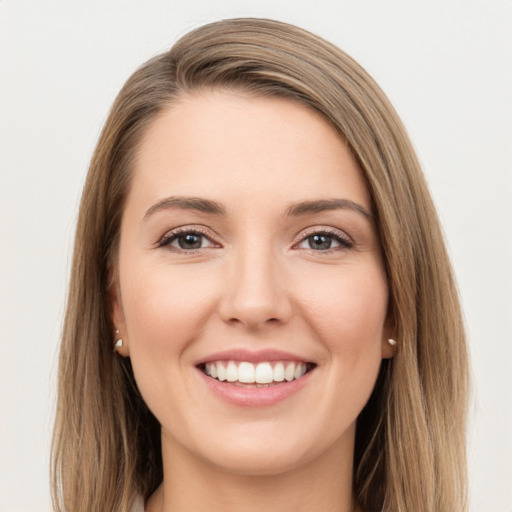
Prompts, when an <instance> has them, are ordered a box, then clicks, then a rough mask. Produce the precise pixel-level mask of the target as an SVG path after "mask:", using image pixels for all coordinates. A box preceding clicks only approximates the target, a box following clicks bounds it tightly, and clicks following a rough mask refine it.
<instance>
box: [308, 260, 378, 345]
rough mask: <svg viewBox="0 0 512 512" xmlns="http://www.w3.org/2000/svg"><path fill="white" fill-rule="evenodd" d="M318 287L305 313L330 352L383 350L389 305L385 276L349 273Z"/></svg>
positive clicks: (309, 295)
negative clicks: (382, 344)
mask: <svg viewBox="0 0 512 512" xmlns="http://www.w3.org/2000/svg"><path fill="white" fill-rule="evenodd" d="M316 284H317V286H316V287H314V288H313V290H314V292H313V293H311V291H310V292H309V294H308V298H307V301H306V303H305V307H304V310H305V311H306V312H307V315H308V318H309V319H310V323H311V324H313V325H314V329H315V331H316V332H317V333H318V334H319V336H320V337H321V338H322V341H323V342H324V343H326V344H328V345H329V350H330V351H331V352H332V353H334V354H337V353H340V354H344V353H345V354H348V353H352V354H354V355H355V354H357V353H361V354H364V353H365V352H366V351H367V350H372V349H376V348H378V349H379V351H380V348H381V343H382V339H383V330H384V323H385V320H386V313H387V303H388V291H387V284H386V281H385V280H384V278H383V276H382V275H381V274H380V273H378V272H373V273H368V274H365V273H355V272H354V273H351V272H350V270H348V271H347V272H345V274H343V273H340V275H339V276H338V277H336V278H334V279H329V280H328V281H326V282H325V285H324V286H321V283H319V282H317V283H316ZM310 290H311V287H310Z"/></svg>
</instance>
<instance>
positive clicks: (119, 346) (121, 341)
mask: <svg viewBox="0 0 512 512" xmlns="http://www.w3.org/2000/svg"><path fill="white" fill-rule="evenodd" d="M116 334H119V329H117V330H116ZM122 346H123V339H122V338H119V339H118V340H117V341H116V344H115V345H114V352H119V349H120V348H121V347H122Z"/></svg>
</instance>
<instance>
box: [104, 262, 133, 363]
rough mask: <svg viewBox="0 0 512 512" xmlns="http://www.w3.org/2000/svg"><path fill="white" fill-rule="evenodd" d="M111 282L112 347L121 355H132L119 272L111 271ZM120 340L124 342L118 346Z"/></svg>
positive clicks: (109, 290) (109, 297) (109, 298)
mask: <svg viewBox="0 0 512 512" xmlns="http://www.w3.org/2000/svg"><path fill="white" fill-rule="evenodd" d="M109 283H110V285H109V288H108V302H109V310H110V311H109V313H110V319H111V321H112V325H113V327H114V332H113V333H112V348H113V349H114V350H115V351H116V352H117V353H118V354H119V355H120V356H123V357H128V356H129V355H130V345H129V342H128V332H127V329H126V320H125V316H124V310H123V301H122V296H121V288H120V287H119V279H118V277H117V273H116V272H115V271H113V270H110V271H109ZM116 331H119V332H116ZM119 340H122V344H121V345H120V346H117V347H116V343H117V342H118V341H119Z"/></svg>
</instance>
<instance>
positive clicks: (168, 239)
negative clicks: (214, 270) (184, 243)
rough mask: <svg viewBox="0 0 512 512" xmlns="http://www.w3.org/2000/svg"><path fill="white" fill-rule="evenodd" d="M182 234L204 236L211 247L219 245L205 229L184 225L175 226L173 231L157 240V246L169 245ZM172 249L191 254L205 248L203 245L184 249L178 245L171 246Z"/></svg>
mask: <svg viewBox="0 0 512 512" xmlns="http://www.w3.org/2000/svg"><path fill="white" fill-rule="evenodd" d="M184 235H195V236H199V237H202V238H205V239H206V240H208V241H209V242H210V243H211V244H212V246H213V247H219V245H218V244H216V243H215V242H214V241H213V240H212V238H211V237H210V236H209V235H208V234H207V232H206V231H204V230H202V229H200V228H190V227H184V228H177V229H175V230H174V231H172V232H170V233H167V234H165V235H164V236H163V237H162V239H161V240H160V241H159V242H158V247H169V246H170V245H171V244H172V243H173V242H174V241H175V240H178V239H179V238H180V237H181V236H184ZM172 249H174V250H176V251H183V252H186V253H189V254H193V253H195V252H197V251H199V250H201V249H205V247H200V248H197V249H184V248H180V247H173V248H172Z"/></svg>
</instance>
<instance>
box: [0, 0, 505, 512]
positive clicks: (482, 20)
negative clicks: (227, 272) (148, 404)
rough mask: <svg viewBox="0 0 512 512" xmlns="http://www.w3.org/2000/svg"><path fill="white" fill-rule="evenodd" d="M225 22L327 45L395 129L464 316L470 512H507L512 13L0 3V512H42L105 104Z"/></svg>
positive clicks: (375, 1)
mask: <svg viewBox="0 0 512 512" xmlns="http://www.w3.org/2000/svg"><path fill="white" fill-rule="evenodd" d="M235 16H261V17H270V18H276V19H280V20H283V21H287V22H291V23H295V24H297V25H299V26H302V27H304V28H307V29H309V30H312V31H313V32H315V33H318V34H319V35H321V36H323V37H325V38H327V39H329V40H331V41H332V42H334V43H335V44H337V45H338V46H340V47H341V48H343V49H344V50H345V51H347V52H348V53H349V54H350V55H352V56H353V57H354V58H355V59H356V60H358V61H359V62H360V63H361V64H362V65H363V66H364V67H365V68H366V69H367V70H368V71H369V72H370V74H372V75H373V77H374V78H375V79H376V80H377V82H378V83H379V84H380V85H381V86H382V88H383V89H384V91H385V92H386V93H387V94H388V96H389V97H390V99H391V101H392V102H393V104H394V105H395V106H396V108H397V110H398V112H399V114H400V115H401V116H402V118H403V120H404V122H405V125H406V126H407V128H408V130H409V133H410V136H411V138H412V141H413V143H414V145H415V147H416V148H417V151H418V154H419V157H420V160H421V162H422V164H423V166H424V169H425V173H426V176H427V179H428V181H429V183H430V186H431V190H432V193H433V196H434V199H435V202H436V204H437V206H438V208H439V212H440V216H441V219H442V222H443V225H444V229H445V232H446V237H447V240H448V245H449V249H450V254H451V257H452V260H453V264H454V267H455V271H456V275H457V278H458V282H459V287H460V291H461V295H462V301H463V305H464V308H465V314H466V320H467V327H468V332H469V338H470V347H471V353H472V366H473V374H474V392H473V405H472V416H471V423H470V432H471V436H470V440H469V454H470V477H471V481H470V486H471V510H472V512H512V377H511V376H512V346H511V334H512V324H511V316H512V300H511V295H512V293H511V292H512V270H511V268H512V267H511V262H512V250H511V233H512V208H511V204H512V1H511V0H501V1H500V0H464V1H457V0H444V1H442V0H423V1H415V0H402V1H397V0H394V1H379V0H338V1H334V0H333V1H328V0H314V1H313V0H311V1H299V0H295V1H291V0H290V1H288V0H283V1H279V0H268V1H265V0H252V1H245V0H232V1H230V0H216V1H212V0H210V1H208V0H201V1H199V0H198V1H194V0H188V1H186V2H185V1H181V0H180V1H170V0H168V1H165V0H146V1H143V0H139V1H135V0H123V1H120V0H119V1H114V0H112V1H108V0H88V1H73V0H60V1H57V0H55V1H50V0H31V1H22V0H19V1H16V0H0V73H1V74H0V144H1V145H0V512H29V511H49V510H50V508H51V506H50V500H49V484H48V460H49V444H50V433H51V424H52V413H53V412H52V411H53V404H54V398H55V397H54V394H55V370H56V354H57V347H58V343H59V333H60V329H61V324H62V317H63V309H64V301H65V294H66V283H67V280H68V273H69V266H70V258H71V244H72V237H73V231H74V224H75V219H76V214H77V207H78V202H79V198H80V193H81V186H82V184H83V181H84V177H85V173H86V170H87V166H88V160H89V158H90V156H91V153H92V150H93V147H94V144H95V141H96V139H97V137H98V135H99V131H100V128H101V126H102V123H103V122H104V120H105V118H106V115H107V112H108V109H109V106H110V104H111V103H112V101H113V99H114V96H115V95H116V93H117V92H118V90H119V89H120V87H121V86H122V84H123V82H124V81H125V80H126V78H127V77H128V76H129V74H131V72H133V71H134V69H135V68H136V67H137V66H138V65H139V64H141V63H142V62H143V61H144V60H146V59H147V58H149V57H151V56H153V55H154V54H156V53H159V52H160V51H163V50H166V49H167V48H169V46H170V45H171V44H172V43H173V42H174V41H175V40H176V39H177V38H178V37H179V36H180V35H182V34H184V33H185V32H187V31H188V30H189V29H191V28H193V27H196V26H198V25H200V24H203V23H205V22H209V21H213V20H217V19H220V18H224V17H235ZM305 414H308V412H307V411H305ZM411 512H413V511H411ZM447 512H448V511H447ZM450 512H451V511H450ZM453 512H456V511H453Z"/></svg>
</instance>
